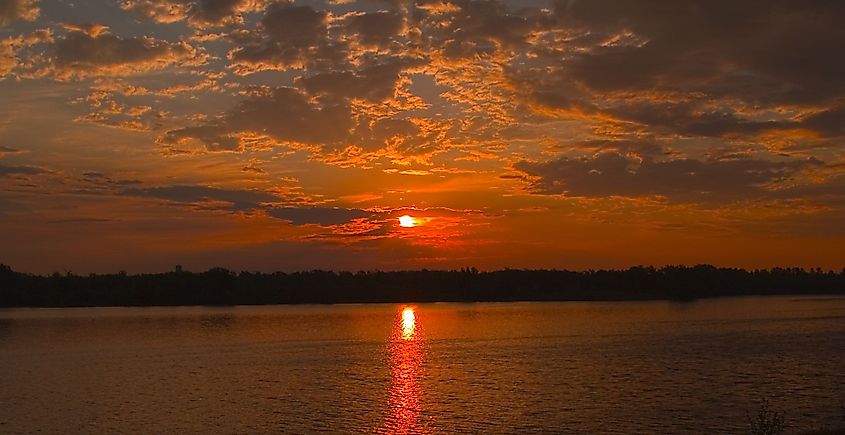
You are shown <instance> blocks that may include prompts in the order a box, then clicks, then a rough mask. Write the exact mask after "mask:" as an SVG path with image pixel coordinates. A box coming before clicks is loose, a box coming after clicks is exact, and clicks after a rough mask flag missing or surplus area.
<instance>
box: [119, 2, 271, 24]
mask: <svg viewBox="0 0 845 435" xmlns="http://www.w3.org/2000/svg"><path fill="white" fill-rule="evenodd" d="M266 3H267V1H264V0H125V1H124V2H123V3H121V5H120V7H121V8H123V9H124V10H127V11H132V12H134V13H135V14H137V15H139V16H141V17H144V18H146V19H149V20H152V21H155V22H157V23H175V22H177V21H182V20H187V22H188V24H190V25H191V26H193V27H197V28H205V27H216V26H226V25H236V24H242V23H243V21H244V20H243V14H244V13H248V12H255V11H258V10H261V9H263V8H264V7H265V5H266Z"/></svg>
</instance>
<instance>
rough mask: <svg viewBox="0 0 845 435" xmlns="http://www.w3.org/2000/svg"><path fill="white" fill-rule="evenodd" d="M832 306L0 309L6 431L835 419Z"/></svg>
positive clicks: (394, 428)
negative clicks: (762, 412)
mask: <svg viewBox="0 0 845 435" xmlns="http://www.w3.org/2000/svg"><path fill="white" fill-rule="evenodd" d="M843 361H845V298H789V297H778V298H727V299H717V300H704V301H698V302H691V303H683V304H678V303H670V302H563V303H484V304H419V305H415V306H413V307H412V308H410V309H408V307H406V306H400V305H342V306H262V307H226V308H208V307H179V308H86V309H11V310H0V432H4V433H9V432H12V433H14V432H32V431H36V430H42V431H45V432H118V431H129V430H132V431H137V432H146V433H176V432H209V431H218V432H228V433H231V432H238V433H254V432H279V431H285V432H296V433H303V432H314V431H330V432H374V433H396V432H399V433H456V432H475V433H478V432H484V433H514V432H518V433H526V432H537V433H658V432H659V433H669V432H675V433H738V432H741V431H742V430H743V429H745V428H746V427H747V422H746V413H747V412H752V413H753V412H755V411H756V410H757V407H758V404H759V402H760V400H761V399H762V398H768V399H769V400H770V401H771V403H772V405H773V406H774V407H776V408H781V409H784V410H786V411H787V420H788V423H789V424H790V425H791V426H792V428H793V429H796V430H797V429H808V428H811V427H813V426H820V425H824V424H829V425H833V424H839V423H840V422H841V415H842V410H841V408H840V406H841V405H842V404H845V389H843V387H845V374H843V371H842V362H843Z"/></svg>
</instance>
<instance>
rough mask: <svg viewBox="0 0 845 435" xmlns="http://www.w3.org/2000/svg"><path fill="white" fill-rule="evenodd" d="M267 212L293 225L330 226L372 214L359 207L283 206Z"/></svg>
mask: <svg viewBox="0 0 845 435" xmlns="http://www.w3.org/2000/svg"><path fill="white" fill-rule="evenodd" d="M267 214H268V215H270V216H273V217H275V218H278V219H282V220H286V221H289V222H290V223H292V224H294V225H306V224H316V225H322V226H331V225H339V224H343V223H347V222H349V221H352V220H354V219H360V218H365V217H370V216H372V213H370V212H367V211H364V210H360V209H345V208H329V207H303V208H296V207H283V208H273V209H269V210H267Z"/></svg>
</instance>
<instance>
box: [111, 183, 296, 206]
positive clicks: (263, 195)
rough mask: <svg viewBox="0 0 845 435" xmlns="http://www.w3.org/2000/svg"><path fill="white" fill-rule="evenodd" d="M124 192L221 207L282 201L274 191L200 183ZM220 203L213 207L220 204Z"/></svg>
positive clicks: (125, 190) (121, 193)
mask: <svg viewBox="0 0 845 435" xmlns="http://www.w3.org/2000/svg"><path fill="white" fill-rule="evenodd" d="M119 194H120V195H123V196H135V197H144V198H156V199H163V200H165V201H171V202H174V203H179V204H186V205H194V206H197V207H200V208H221V209H226V210H233V211H241V212H250V211H253V210H256V209H258V208H261V207H263V206H264V205H266V204H272V203H276V202H279V201H280V198H279V197H278V196H276V195H275V194H272V193H269V192H264V191H258V190H239V189H221V188H217V187H209V186H198V185H176V186H161V187H146V188H129V189H124V190H122V191H120V192H119ZM218 204H219V206H218V207H214V206H215V205H218Z"/></svg>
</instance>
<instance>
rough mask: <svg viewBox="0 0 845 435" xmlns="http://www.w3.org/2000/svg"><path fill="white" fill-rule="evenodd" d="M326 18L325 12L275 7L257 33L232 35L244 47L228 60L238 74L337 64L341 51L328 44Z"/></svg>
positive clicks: (233, 51)
mask: <svg viewBox="0 0 845 435" xmlns="http://www.w3.org/2000/svg"><path fill="white" fill-rule="evenodd" d="M328 18H329V14H328V12H326V11H318V10H315V9H314V8H312V7H311V6H293V5H290V4H275V5H273V6H271V7H270V8H268V9H267V12H266V14H265V15H264V17H263V18H262V19H261V22H260V26H259V30H258V32H247V33H244V34H234V35H233V36H234V38H236V40H238V39H240V40H241V41H242V42H244V45H243V46H242V47H239V48H236V49H234V50H232V52H231V53H230V54H229V57H230V59H231V60H232V62H233V63H234V66H235V68H236V70H238V71H240V72H242V73H248V72H252V71H256V70H262V69H287V68H301V67H304V66H309V67H314V66H320V65H323V64H328V65H333V64H335V63H338V62H341V61H342V60H345V54H344V50H343V48H342V47H339V46H337V45H336V44H335V43H331V42H330V41H329V40H328V36H329V35H328Z"/></svg>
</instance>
